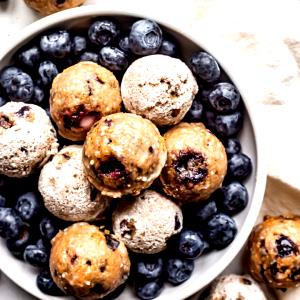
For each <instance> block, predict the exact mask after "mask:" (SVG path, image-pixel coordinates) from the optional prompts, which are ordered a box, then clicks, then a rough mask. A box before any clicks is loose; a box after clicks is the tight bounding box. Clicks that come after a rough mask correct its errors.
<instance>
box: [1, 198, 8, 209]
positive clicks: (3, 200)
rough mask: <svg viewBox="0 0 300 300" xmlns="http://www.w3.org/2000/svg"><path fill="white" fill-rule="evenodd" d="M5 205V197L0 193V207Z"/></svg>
mask: <svg viewBox="0 0 300 300" xmlns="http://www.w3.org/2000/svg"><path fill="white" fill-rule="evenodd" d="M6 205H7V199H6V197H4V196H3V195H0V207H5V206H6Z"/></svg>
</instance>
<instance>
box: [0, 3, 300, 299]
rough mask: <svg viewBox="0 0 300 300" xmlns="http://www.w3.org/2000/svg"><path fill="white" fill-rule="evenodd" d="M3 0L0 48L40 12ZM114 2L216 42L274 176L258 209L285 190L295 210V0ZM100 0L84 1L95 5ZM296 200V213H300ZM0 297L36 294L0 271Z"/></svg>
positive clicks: (298, 87)
mask: <svg viewBox="0 0 300 300" xmlns="http://www.w3.org/2000/svg"><path fill="white" fill-rule="evenodd" d="M8 1H9V4H8V5H6V4H3V3H1V4H0V28H1V30H0V41H1V42H0V52H1V47H2V46H3V45H5V44H6V43H9V38H13V35H14V34H16V33H17V32H18V31H19V30H21V29H22V28H23V27H24V26H25V25H27V24H30V23H31V22H33V21H34V20H36V19H38V18H39V16H37V15H36V14H35V13H33V12H32V11H31V10H30V9H28V8H27V7H26V6H25V5H24V3H23V1H22V0H8ZM103 1H104V0H103ZM112 1H113V4H114V5H116V7H117V6H121V5H123V7H124V5H126V6H127V7H135V8H139V9H140V11H141V12H142V11H143V10H147V11H148V12H149V11H151V13H152V14H153V17H154V18H155V17H159V16H163V17H164V18H165V19H166V20H176V22H177V23H179V25H181V26H187V27H188V28H190V30H191V31H194V32H196V33H197V34H199V36H200V37H201V38H202V39H204V40H205V41H206V44H211V45H213V46H214V47H215V46H217V47H219V49H220V53H221V55H222V59H223V60H224V61H225V60H226V61H228V62H229V63H230V65H231V68H232V69H233V70H235V71H236V72H239V74H240V84H241V85H242V87H243V88H244V89H245V91H246V92H247V93H248V95H250V97H251V98H252V99H253V105H254V106H256V110H257V116H258V117H259V118H260V119H261V122H262V126H261V131H262V134H263V135H264V140H265V149H266V150H265V151H266V153H268V156H267V159H268V160H267V163H268V170H269V175H270V176H272V177H274V178H277V179H279V180H280V181H277V179H274V178H271V177H270V179H269V180H268V185H267V192H266V196H265V201H264V206H263V209H262V214H265V213H274V214H275V213H278V212H282V211H284V210H285V209H286V208H285V206H286V205H287V204H286V203H284V204H279V203H280V199H282V197H286V195H287V199H288V200H287V201H288V205H287V207H288V208H287V209H289V210H293V209H294V208H295V207H296V206H295V203H296V202H295V201H296V200H297V198H298V197H299V190H298V188H299V186H300V176H299V175H298V170H299V169H300V159H299V158H298V157H299V153H300V143H298V135H299V133H298V129H297V126H296V124H298V123H299V121H298V122H297V120H298V119H299V117H298V114H299V111H300V101H299V99H298V98H299V95H300V77H299V74H300V69H299V67H300V31H299V28H300V21H298V20H299V17H298V15H299V12H300V2H299V1H297V0H285V1H283V0H252V1H251V0H226V1H224V0H185V1H184V5H183V4H182V2H181V1H177V2H176V1H171V0H164V1H161V0H152V1H138V0H112ZM101 2H102V0H89V1H87V2H86V3H87V4H97V5H101ZM295 137H296V138H295ZM282 182H283V183H282ZM279 195H280V196H279ZM276 203H278V204H277V205H276ZM298 206H299V205H298ZM298 206H297V207H296V208H297V209H296V212H297V213H300V207H299V209H298ZM0 259H1V253H0ZM239 264H240V261H239V260H238V259H236V260H235V261H234V262H233V264H232V266H231V267H232V268H235V270H238V269H240V265H239ZM293 293H294V294H293V295H295V292H293ZM297 295H298V294H297ZM280 297H281V299H288V298H287V297H286V296H280ZM284 297H286V298H284ZM293 297H294V296H293ZM0 299H12V300H14V299H24V300H27V299H28V300H29V299H34V298H33V297H32V296H30V295H28V294H26V293H25V292H23V291H22V290H21V289H20V288H18V287H16V286H15V285H14V284H13V283H12V282H11V281H10V280H8V279H7V278H6V277H5V276H4V275H2V276H1V279H0ZM289 299H292V298H289ZM294 299H296V298H294ZM297 299H298V298H297ZM299 299H300V296H299Z"/></svg>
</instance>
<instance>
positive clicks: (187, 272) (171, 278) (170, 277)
mask: <svg viewBox="0 0 300 300" xmlns="http://www.w3.org/2000/svg"><path fill="white" fill-rule="evenodd" d="M193 270H194V262H193V261H192V260H189V259H182V258H169V259H168V260H167V262H166V279H167V281H168V282H170V283H172V284H173V285H179V284H182V283H183V282H185V281H187V280H188V279H189V278H190V277H191V275H192V272H193Z"/></svg>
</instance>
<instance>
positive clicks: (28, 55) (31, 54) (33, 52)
mask: <svg viewBox="0 0 300 300" xmlns="http://www.w3.org/2000/svg"><path fill="white" fill-rule="evenodd" d="M18 60H19V62H20V63H21V64H22V65H23V66H24V67H27V68H36V67H37V66H38V65H39V62H40V60H41V50H40V49H39V48H38V47H37V46H33V47H31V48H28V49H26V50H23V51H22V52H21V53H20V54H19V55H18Z"/></svg>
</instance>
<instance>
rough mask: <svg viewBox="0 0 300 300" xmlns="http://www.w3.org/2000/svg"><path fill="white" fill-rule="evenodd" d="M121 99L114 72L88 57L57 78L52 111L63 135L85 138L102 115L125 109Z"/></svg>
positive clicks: (73, 139)
mask: <svg viewBox="0 0 300 300" xmlns="http://www.w3.org/2000/svg"><path fill="white" fill-rule="evenodd" d="M121 102H122V99H121V94H120V87H119V83H118V80H117V79H116V77H115V76H114V74H113V73H112V72H110V71H109V70H107V69H105V68H103V67H101V66H99V65H98V64H96V63H93V62H89V61H84V62H80V63H78V64H76V65H73V66H71V67H69V68H67V69H65V70H64V71H63V72H62V73H60V74H58V75H57V76H56V77H55V79H54V80H53V84H52V88H51V92H50V113H51V116H52V118H53V120H54V122H55V123H56V125H57V127H58V131H59V134H60V135H62V136H63V137H65V138H66V139H69V140H72V141H81V140H84V139H85V137H86V134H87V132H88V131H89V130H90V128H91V127H92V125H93V124H94V123H95V122H96V121H98V120H99V119H100V118H101V117H103V116H107V115H109V114H112V113H116V112H119V111H121Z"/></svg>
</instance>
